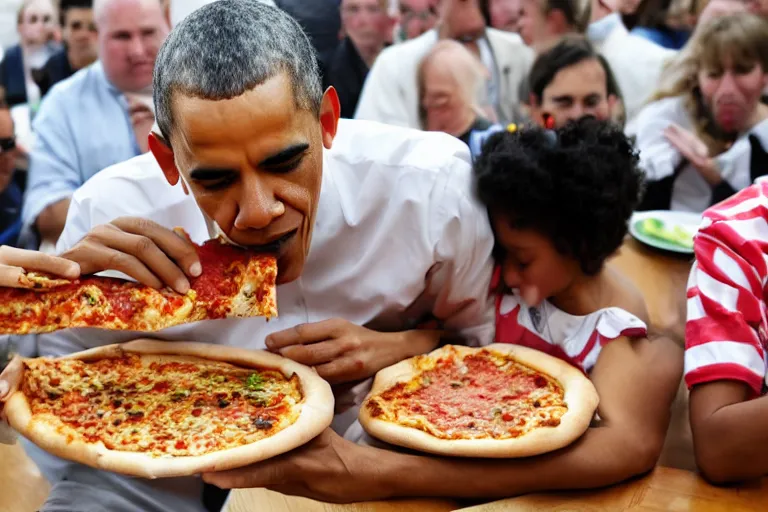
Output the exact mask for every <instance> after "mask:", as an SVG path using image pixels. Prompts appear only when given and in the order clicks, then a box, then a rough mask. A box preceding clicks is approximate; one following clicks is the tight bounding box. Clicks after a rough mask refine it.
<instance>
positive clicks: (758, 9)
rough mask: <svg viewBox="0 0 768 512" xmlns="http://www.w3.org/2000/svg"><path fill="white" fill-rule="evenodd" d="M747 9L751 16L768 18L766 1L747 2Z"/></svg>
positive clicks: (767, 1)
mask: <svg viewBox="0 0 768 512" xmlns="http://www.w3.org/2000/svg"><path fill="white" fill-rule="evenodd" d="M747 9H749V12H751V13H753V14H757V15H758V16H762V17H763V18H768V0H747Z"/></svg>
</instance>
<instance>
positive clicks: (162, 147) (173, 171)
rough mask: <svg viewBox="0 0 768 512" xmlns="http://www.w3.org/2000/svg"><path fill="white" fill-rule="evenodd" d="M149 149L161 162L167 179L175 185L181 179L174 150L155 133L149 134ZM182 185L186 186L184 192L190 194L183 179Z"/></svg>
mask: <svg viewBox="0 0 768 512" xmlns="http://www.w3.org/2000/svg"><path fill="white" fill-rule="evenodd" d="M149 150H150V151H151V152H152V154H153V155H154V157H155V160H157V163H158V164H160V168H161V169H162V170H163V174H165V179H166V180H167V181H168V183H170V184H171V185H172V186H175V185H176V184H177V183H178V182H179V181H180V176H179V170H178V169H177V168H176V162H175V160H174V159H173V150H172V149H171V148H170V147H169V146H168V144H166V142H165V141H164V140H163V139H162V138H161V137H159V136H157V135H155V134H154V133H150V134H149ZM181 186H182V187H183V188H184V193H186V194H188V193H189V191H188V190H187V186H186V185H185V184H184V182H183V181H182V183H181Z"/></svg>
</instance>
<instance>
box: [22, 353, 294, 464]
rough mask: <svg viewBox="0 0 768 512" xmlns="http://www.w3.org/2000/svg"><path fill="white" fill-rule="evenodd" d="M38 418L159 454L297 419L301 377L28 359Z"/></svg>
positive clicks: (153, 362) (214, 366)
mask: <svg viewBox="0 0 768 512" xmlns="http://www.w3.org/2000/svg"><path fill="white" fill-rule="evenodd" d="M24 365H25V372H24V380H23V383H22V391H23V393H24V395H25V396H26V397H27V400H28V402H29V407H30V410H31V412H32V415H33V417H34V418H35V421H42V422H45V423H46V424H47V425H49V426H50V427H51V428H54V429H55V431H56V432H57V433H58V434H60V435H62V436H65V437H66V438H67V441H68V442H73V441H76V440H79V441H83V442H85V443H88V444H96V443H103V444H104V446H105V447H106V448H108V449H110V450H117V451H128V452H141V453H145V454H150V455H152V456H155V457H163V456H174V457H180V456H199V455H204V454H206V453H211V452H215V451H221V450H225V449H228V448H235V447H238V446H243V445H246V444H250V443H254V442H256V441H259V440H261V439H264V438H266V437H270V436H273V435H275V434H276V433H277V432H280V431H281V430H283V429H285V428H287V427H289V426H290V425H291V424H293V423H294V422H295V421H296V418H297V417H298V413H297V412H296V411H297V409H296V406H297V405H298V404H300V403H301V402H302V399H303V395H302V389H301V384H300V382H299V378H298V376H297V375H296V374H294V375H293V376H292V377H290V378H286V377H285V376H284V375H283V374H282V373H281V372H280V371H278V370H272V369H269V368H260V369H254V368H239V367H237V366H235V365H232V364H229V363H224V362H218V361H199V360H193V359H190V358H183V357H177V358H170V359H169V357H168V356H164V357H163V358H158V357H154V356H139V355H136V354H126V355H124V356H122V357H119V358H108V359H101V360H98V361H93V362H87V361H82V360H78V359H30V360H25V361H24Z"/></svg>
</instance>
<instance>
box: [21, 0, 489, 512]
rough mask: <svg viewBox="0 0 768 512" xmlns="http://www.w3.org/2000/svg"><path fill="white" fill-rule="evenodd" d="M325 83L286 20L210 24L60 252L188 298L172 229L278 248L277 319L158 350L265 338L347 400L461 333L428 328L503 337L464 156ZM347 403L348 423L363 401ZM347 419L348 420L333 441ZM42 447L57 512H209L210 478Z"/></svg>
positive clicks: (86, 203)
mask: <svg viewBox="0 0 768 512" xmlns="http://www.w3.org/2000/svg"><path fill="white" fill-rule="evenodd" d="M233 49H234V51H233ZM222 56H225V57H222ZM320 84H321V80H320V75H319V72H318V68H317V64H316V59H315V56H314V53H313V50H312V47H311V45H310V43H309V41H308V39H307V38H306V36H305V35H304V34H303V33H302V31H301V28H300V27H299V25H298V24H297V23H296V22H295V21H294V20H293V19H292V18H290V17H289V16H288V15H286V14H285V13H283V12H282V11H280V10H278V9H275V8H271V7H267V6H265V5H263V4H261V3H259V2H256V1H253V0H243V1H229V0H224V1H220V2H214V3H211V4H209V5H208V6H206V7H203V8H202V9H200V10H199V11H197V12H196V13H193V14H192V15H190V16H189V17H188V18H186V19H185V20H184V21H183V22H181V24H180V25H179V26H178V27H177V28H176V29H175V30H174V31H173V35H172V36H171V37H170V38H169V39H168V44H167V45H165V46H164V48H163V49H162V51H161V52H160V55H159V58H158V63H157V68H156V75H155V84H154V94H155V98H156V107H157V108H156V118H157V127H156V129H155V130H154V134H153V135H152V136H151V139H150V148H151V150H152V154H146V155H143V156H140V157H137V158H135V159H133V160H130V161H128V162H125V163H123V164H118V165H117V166H114V167H112V168H110V169H107V170H105V171H104V172H102V173H99V174H98V175H97V176H96V177H95V178H94V180H92V181H89V182H88V183H87V184H86V185H85V186H83V187H82V188H81V189H79V190H78V191H77V192H76V193H75V195H74V196H73V199H72V203H71V206H70V210H69V215H68V219H67V223H66V227H65V229H64V232H63V233H62V236H61V238H60V241H59V245H58V252H60V253H61V254H62V256H63V257H65V258H67V259H69V260H72V261H74V262H76V263H78V264H79V266H80V270H81V272H82V273H83V274H91V273H94V272H100V271H103V270H112V271H119V272H120V273H122V274H126V275H128V276H130V277H132V278H134V279H135V280H137V281H140V282H142V283H144V284H147V285H150V286H157V287H159V286H161V285H163V284H167V285H169V286H171V287H172V288H173V289H175V290H176V291H178V292H181V293H185V292H186V291H187V290H188V289H189V287H190V282H189V281H190V278H191V277H194V276H196V275H198V274H199V273H200V265H199V263H200V262H199V260H198V258H197V255H196V253H195V249H194V247H193V245H192V244H190V243H188V242H187V241H186V240H184V239H183V238H181V237H179V236H178V235H177V234H175V233H174V231H173V228H175V227H181V228H183V229H184V230H185V231H186V232H187V233H188V234H189V235H190V237H191V239H192V240H193V241H194V242H196V243H202V242H204V241H205V240H207V239H209V238H211V237H215V236H220V235H221V236H223V237H224V238H226V239H227V240H230V241H231V242H233V243H235V244H239V245H243V246H247V247H249V248H250V249H253V250H259V251H267V252H273V253H275V254H277V257H278V279H277V284H278V293H277V294H278V310H279V316H278V317H277V318H273V319H270V320H269V322H268V323H267V322H266V321H265V319H264V318H248V319H225V320H217V321H211V322H201V323H195V324H187V325H182V326H179V327H174V328H170V329H167V330H164V331H161V332H160V333H157V334H156V335H153V336H155V337H158V338H161V339H165V340H192V341H198V342H208V343H219V344H224V345H237V346H241V347H246V348H254V349H258V348H265V339H266V347H267V348H270V349H272V350H274V351H275V352H279V353H280V354H282V355H284V356H286V357H288V358H291V359H294V360H296V361H298V362H300V363H304V364H306V365H309V366H312V367H314V368H315V369H316V370H317V372H318V373H319V374H320V375H321V376H322V377H324V378H325V379H326V380H328V381H329V382H331V383H332V384H341V385H344V386H345V388H351V387H352V386H353V385H355V384H357V383H360V382H361V381H364V380H366V379H367V378H368V377H371V376H372V375H373V374H375V373H376V371H378V370H379V369H381V368H383V367H386V366H388V365H390V364H393V363H396V362H398V361H399V360H401V359H405V358H407V357H410V356H413V355H416V354H419V353H424V352H428V351H429V350H431V349H433V348H435V347H436V346H437V344H438V343H439V341H440V339H441V337H442V336H443V335H444V332H443V331H436V330H421V329H419V326H421V325H424V323H425V322H430V323H432V322H433V321H436V323H437V325H439V327H440V328H441V329H444V330H445V331H448V332H452V333H456V334H458V335H460V336H462V337H463V338H464V340H465V341H466V342H467V343H475V344H478V343H487V342H489V341H490V339H491V338H492V333H493V321H492V320H493V314H492V305H491V304H490V303H489V301H488V300H487V292H488V288H489V284H490V278H491V273H492V268H491V262H490V256H491V251H492V247H493V237H492V233H491V230H490V227H489V224H488V221H487V215H486V212H485V210H484V209H483V208H482V206H480V205H479V204H478V203H477V202H476V201H475V200H474V199H473V197H472V192H471V186H470V185H471V168H470V157H469V152H468V150H467V148H466V146H465V145H463V144H461V143H460V142H459V141H456V140H454V139H453V138H451V137H449V136H447V135H443V134H437V133H421V132H417V131H412V130H404V129H401V128H396V127H389V126H385V125H380V124H376V123H369V122H361V121H345V120H342V121H339V101H338V97H337V95H336V92H335V91H334V90H333V89H329V90H327V91H326V92H325V93H323V91H322V88H321V85H320ZM158 164H159V165H158ZM142 336H145V334H142V333H138V332H131V331H119V332H116V331H104V330H94V329H73V330H68V331H60V332H56V333H52V334H47V335H40V336H37V338H36V340H37V346H38V350H39V353H40V354H41V355H53V356H56V355H63V354H69V353H72V352H76V351H79V350H82V349H86V348H91V347H95V346H101V345H105V344H110V343H115V342H122V341H127V340H131V339H134V338H138V337H142ZM361 386H362V390H363V391H364V390H365V384H364V383H363V384H362V385H361ZM343 391H344V390H342V389H341V388H339V389H337V394H336V397H337V409H344V408H348V407H350V406H351V405H354V404H355V402H359V401H360V400H361V399H362V396H361V394H360V393H359V392H357V390H356V389H351V390H349V392H348V393H345V392H343ZM355 413H356V411H355V410H354V409H352V410H351V411H350V414H351V415H353V416H352V419H354V414H355ZM350 423H351V421H350V420H346V421H345V417H339V418H337V422H336V424H335V425H334V426H335V428H336V429H337V430H339V431H345V430H346V427H347V426H348V425H349V424H350ZM27 450H28V453H30V455H31V456H32V458H33V459H34V460H35V461H36V462H37V463H38V465H39V466H40V467H41V469H42V470H43V472H44V474H45V475H46V477H47V478H48V479H49V480H51V481H52V482H53V483H54V486H53V490H52V495H51V497H50V499H49V502H48V504H46V505H45V506H44V507H43V508H42V510H43V511H46V512H47V511H51V510H59V509H61V510H70V511H73V510H74V511H77V510H83V509H87V508H89V506H90V505H92V504H93V503H95V502H99V503H101V504H104V503H107V502H108V503H109V506H108V507H107V508H108V509H109V510H110V511H116V512H123V511H127V510H131V511H132V510H143V511H154V510H157V511H165V510H174V511H184V512H186V511H194V512H198V511H200V512H202V511H203V510H206V508H205V505H204V504H203V502H202V501H203V500H202V499H201V496H202V493H203V482H202V480H201V479H199V478H197V479H194V478H183V479H165V480H158V481H144V480H137V479H127V478H124V477H121V476H119V475H116V474H112V473H105V472H98V471H96V470H92V469H90V468H86V467H84V466H81V465H78V464H74V463H70V462H66V461H61V460H58V459H54V458H53V457H51V456H50V455H48V454H46V453H43V452H41V451H40V450H39V449H37V448H36V447H34V446H31V445H29V446H27ZM93 489H99V490H100V491H104V492H106V493H108V494H109V496H110V497H107V496H102V495H101V492H99V493H96V492H94V491H93ZM107 500H109V501H107ZM219 505H220V504H219ZM56 507H58V508H56ZM215 508H216V507H209V509H211V510H212V509H215Z"/></svg>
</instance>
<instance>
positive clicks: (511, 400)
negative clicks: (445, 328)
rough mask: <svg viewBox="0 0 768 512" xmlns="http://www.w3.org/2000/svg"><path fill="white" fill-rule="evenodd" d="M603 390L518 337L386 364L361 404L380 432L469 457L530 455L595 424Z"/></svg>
mask: <svg viewBox="0 0 768 512" xmlns="http://www.w3.org/2000/svg"><path fill="white" fill-rule="evenodd" d="M597 404H598V396H597V391H596V390H595V387H594V386H593V384H592V382H590V380H589V379H588V378H587V377H586V376H585V375H584V374H583V373H582V372H580V371H579V370H578V369H576V368H574V367H573V366H571V365H569V364H568V363H566V362H564V361H562V360H560V359H557V358H555V357H552V356H550V355H547V354H544V353H543V352H539V351H537V350H532V349H529V348H526V347H521V346H518V345H511V344H506V343H505V344H493V345H489V346H487V347H484V348H470V347H464V346H454V345H446V346H444V347H441V348H439V349H437V350H435V351H433V352H431V353H429V354H426V355H421V356H416V357H414V358H411V359H407V360H405V361H401V362H400V363H397V364H395V365H393V366H390V367H389V368H385V369H384V370H381V371H380V372H379V373H378V374H377V375H376V378H375V380H374V383H373V388H372V390H371V392H370V393H369V395H368V397H367V398H366V399H365V401H364V403H363V406H362V408H361V409H360V416H359V419H360V423H361V425H362V426H363V428H364V429H365V430H366V431H367V432H368V433H369V434H370V435H371V436H373V437H376V438H378V439H381V440H382V441H385V442H388V443H392V444H395V445H399V446H404V447H407V448H412V449H415V450H420V451H425V452H429V453H435V454H439V455H450V456H462V457H488V458H508V457H527V456H531V455H538V454H541V453H545V452H549V451H553V450H557V449H559V448H562V447H564V446H566V445H568V444H570V443H571V442H573V441H574V440H576V439H577V438H578V437H580V436H581V435H582V434H583V433H584V432H585V431H586V429H587V428H588V427H589V425H590V422H591V421H592V417H593V416H594V413H595V409H596V408H597Z"/></svg>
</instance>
